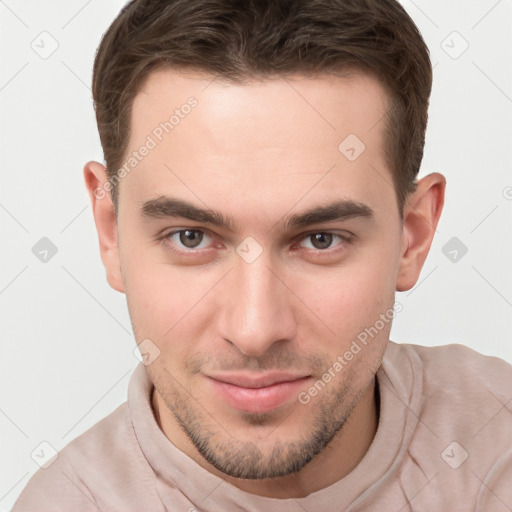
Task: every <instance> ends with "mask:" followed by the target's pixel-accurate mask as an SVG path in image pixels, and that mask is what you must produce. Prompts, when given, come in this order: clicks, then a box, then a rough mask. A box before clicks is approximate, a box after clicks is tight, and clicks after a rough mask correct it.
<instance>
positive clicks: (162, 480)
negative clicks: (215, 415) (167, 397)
mask: <svg viewBox="0 0 512 512" xmlns="http://www.w3.org/2000/svg"><path fill="white" fill-rule="evenodd" d="M377 379H378V382H379V393H380V417H379V424H378V429H377V433H376V435H375V438H374V440H373V442H372V444H371V446H370V448H369V449H368V451H367V453H366V455H365V456H364V458H363V459H362V460H361V462H360V463H359V465H358V466H357V467H356V468H355V469H354V470H353V471H352V472H351V473H350V474H349V475H347V476H346V477H345V478H342V479H341V480H339V481H338V482H336V483H334V484H332V485H330V486H328V487H326V488H324V489H322V490H320V491H317V492H315V493H312V494H310V495H309V496H307V497H305V498H300V499H270V498H264V497H261V496H256V495H253V494H250V493H247V492H244V491H241V490H240V489H238V488H237V487H235V486H233V485H231V484H228V483H226V482H225V481H224V480H222V479H221V478H219V477H217V476H215V475H213V474H211V473H210V472H208V471H207V470H206V469H203V468H202V467H201V466H200V465H198V464H197V463H196V462H194V461H193V460H192V459H191V458H190V457H188V456H187V455H185V454H184V453H183V452H181V451H180V450H179V449H177V448H176V447H175V446H174V445H173V444H172V443H171V442H170V441H169V440H168V439H167V438H166V436H165V435H164V434H163V432H162V431H161V430H160V428H159V426H158V424H157V422H156V421H155V417H154V415H153V410H152V408H151V393H152V389H153V386H152V384H151V381H150V380H149V378H148V376H147V374H146V371H145V367H144V366H143V365H142V364H139V366H138V367H137V368H136V369H135V371H134V373H133V375H132V377H131V380H130V383H129V387H128V400H127V402H125V403H123V404H122V405H120V406H119V407H118V408H117V409H116V410H114V411H113V412H112V413H111V414H110V415H108V416H107V417H106V418H104V419H103V420H101V421H100V422H98V423H97V424H96V425H94V426H93V427H91V428H90V429H89V430H88V431H87V432H85V433H84V434H82V435H80V436H79V437H77V438H76V439H74V440H73V441H72V442H70V443H69V444H68V445H67V446H66V447H65V448H63V449H62V450H61V451H60V452H59V454H58V456H57V458H56V459H55V461H54V462H53V463H52V464H51V465H50V466H49V467H48V468H47V469H43V468H41V469H39V470H38V471H37V472H36V473H35V475H34V476H33V477H32V478H31V479H30V481H29V482H28V484H27V486H26V487H25V489H24V490H23V492H22V493H21V495H20V497H19V498H18V500H17V502H16V504H15V506H14V509H13V512H36V511H37V512H46V511H52V512H58V511H66V512H70V511H73V512H78V511H91V512H92V511H94V512H97V511H102V512H114V511H115V512H118V511H119V512H121V511H123V512H146V511H147V512H159V511H179V512H195V511H200V512H201V511H204V512H206V511H208V512H210V511H218V512H235V511H261V512H292V511H293V512H335V511H336V512H339V511H342V510H347V511H376V512H388V511H389V512H410V511H414V512H455V511H464V512H468V511H475V512H507V511H508V512H510V511H512V366H511V365H509V364H508V363H506V362H505V361H503V360H501V359H498V358H495V357H487V356H483V355H481V354H479V353H477V352H475V351H473V350H471V349H469V348H467V347H464V346H462V345H445V346H440V347H422V346H418V345H406V344H396V343H393V342H389V346H388V348H387V351H386V354H385V357H384V361H383V364H382V366H381V367H380V369H379V371H378V372H377Z"/></svg>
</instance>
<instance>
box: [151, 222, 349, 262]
mask: <svg viewBox="0 0 512 512" xmlns="http://www.w3.org/2000/svg"><path fill="white" fill-rule="evenodd" d="M185 231H195V232H200V233H203V235H206V236H208V237H210V238H212V239H213V238H214V237H213V236H212V234H211V233H210V232H209V231H208V230H205V229H198V228H181V229H174V230H172V231H169V232H167V233H165V234H164V235H162V236H161V237H160V241H161V242H163V243H164V244H165V245H166V246H167V247H168V248H169V250H171V251H172V252H174V253H176V254H179V255H190V256H194V255H197V254H199V253H201V252H204V251H206V250H208V249H210V248H208V249H204V248H203V249H196V248H193V249H188V250H187V249H184V250H180V249H177V248H176V246H175V244H173V243H172V242H171V241H170V239H171V237H172V236H174V235H176V234H179V233H183V232H185ZM316 234H324V235H327V234H328V235H333V237H337V238H339V239H340V243H338V244H337V245H335V246H334V247H335V249H333V248H332V247H328V248H327V249H310V248H305V249H306V250H308V251H311V252H313V253H315V255H322V254H328V255H333V254H336V253H338V252H339V251H341V250H343V249H344V248H345V245H346V244H348V243H350V242H352V240H353V238H354V237H353V236H352V235H348V234H347V235H341V234H340V233H334V232H332V231H321V230H319V231H310V232H309V233H304V234H302V235H300V236H298V237H296V238H295V240H296V241H298V242H300V241H302V240H304V239H307V238H309V237H311V236H312V235H316ZM201 243H202V240H201ZM294 243H295V242H294ZM339 246H341V248H340V247H339ZM336 247H337V249H336Z"/></svg>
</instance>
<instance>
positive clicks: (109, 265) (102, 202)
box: [84, 162, 125, 293]
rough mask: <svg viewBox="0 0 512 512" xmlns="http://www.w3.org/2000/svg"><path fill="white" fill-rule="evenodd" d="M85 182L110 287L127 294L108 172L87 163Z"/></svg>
mask: <svg viewBox="0 0 512 512" xmlns="http://www.w3.org/2000/svg"><path fill="white" fill-rule="evenodd" d="M84 179H85V186H86V187H87V191H88V193H89V198H90V200H91V204H92V211H93V215H94V222H95V223H96V231H97V232H98V239H99V244H100V254H101V260H102V261H103V266H104V267H105V270H106V272H107V281H108V284H109V285H110V286H111V287H112V288H114V290H117V291H118V292H121V293H124V291H125V290H124V283H123V278H122V273H121V261H120V258H119V245H118V240H117V238H118V237H117V221H116V217H115V213H114V204H113V203H112V199H111V196H110V193H109V191H110V189H109V188H107V187H106V186H105V184H109V181H108V176H107V169H106V167H105V166H104V165H101V164H100V163H98V162H87V163H86V164H85V166H84Z"/></svg>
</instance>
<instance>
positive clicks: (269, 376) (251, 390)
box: [207, 372, 311, 413]
mask: <svg viewBox="0 0 512 512" xmlns="http://www.w3.org/2000/svg"><path fill="white" fill-rule="evenodd" d="M310 377H311V376H310V375H297V374H292V373H283V372H269V373H264V374H262V373H254V372H253V373H248V372H241V373H233V372H231V373H225V374H216V375H208V376H207V378H208V380H209V382H210V384H211V386H212V388H213V390H214V392H215V393H216V394H217V395H218V396H219V397H220V398H221V399H222V400H223V401H224V402H226V403H227V404H228V405H229V406H230V407H233V408H234V409H237V410H239V411H244V412H249V413H263V412H268V411H272V410H274V409H277V408H278V407H281V406H282V405H284V404H285V403H288V402H290V401H291V400H292V399H294V398H296V397H297V395H298V393H299V391H300V389H301V388H302V387H303V386H304V384H305V382H307V381H308V380H309V379H310Z"/></svg>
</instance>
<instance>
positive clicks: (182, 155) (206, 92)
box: [120, 70, 394, 206]
mask: <svg viewBox="0 0 512 512" xmlns="http://www.w3.org/2000/svg"><path fill="white" fill-rule="evenodd" d="M386 109H387V95H386V92H385V90H384V88H383V87H382V86H381V85H380V83H379V82H378V81H377V80H376V79H374V78H372V77H371V76H369V75H366V74H363V73H358V72H355V73H354V72H353V73H351V74H350V75H348V76H343V77H338V76H333V75H325V76H321V77H315V78H305V77H302V76H299V75H295V76H287V77H280V78H276V79H268V80H263V81H255V80H254V81H251V82H247V83H244V84H234V83H227V82H225V81H221V80H219V79H216V78H215V77H213V76H211V75H204V74H198V73H195V74H191V73H184V72H176V71H171V70H159V71H155V72H153V73H151V74H150V75H149V77H148V78H147V80H146V81H145V83H144V84H143V86H142V87H141V89H140V91H139V93H138V94H137V95H136V97H135V100H134V103H133V108H132V120H131V135H130V142H129V150H128V156H129V155H130V154H131V152H132V151H137V150H138V149H139V148H141V147H143V146H145V145H146V146H151V149H150V151H145V153H146V155H145V156H144V157H143V158H141V159H140V160H139V161H137V162H136V170H135V171H134V172H130V175H129V178H128V179H127V180H126V181H127V183H128V182H131V185H130V186H129V187H128V188H130V189H131V193H132V194H135V193H136V194H135V195H133V197H134V198H135V197H137V198H138V199H142V196H144V198H143V199H147V198H148V197H149V196H150V195H152V196H153V197H154V196H155V195H157V194H158V195H160V194H166V193H167V194H168V195H174V196H176V186H177V187H178V188H180V189H181V190H182V192H183V193H184V194H186V195H188V197H189V198H193V195H191V193H194V192H195V193H196V194H195V195H196V196H198V195H199V193H201V194H203V195H204V194H206V195H210V196H211V195H212V190H216V191H218V192H219V194H218V195H219V197H223V194H224V193H226V194H227V193H228V191H229V188H230V187H234V186H237V187H238V190H239V195H241V196H243V197H245V198H246V199H251V198H254V199H256V198H257V199H258V200H259V201H262V200H264V198H265V197H269V198H270V197H273V199H274V200H275V194H276V193H277V192H279V196H280V198H281V199H282V200H283V201H286V200H287V199H289V200H290V201H291V200H292V199H293V197H295V199H298V197H297V194H298V193H300V190H301V188H302V189H303V190H306V189H311V188H312V186H313V184H314V183H315V182H318V180H321V183H319V184H318V185H315V189H316V190H317V191H319V193H323V192H329V191H332V190H333V186H334V185H336V186H338V185H339V186H343V187H344V190H346V192H347V194H346V195H352V196H354V195H355V196H357V195H359V197H353V198H354V199H356V200H363V199H368V196H376V195H378V194H379V193H380V192H379V190H378V188H379V187H382V185H383V182H382V176H384V179H385V181H386V180H387V185H386V186H387V187H388V188H389V183H390V182H392V179H391V174H390V171H389V169H387V163H386V159H385V153H384V149H383V135H384V133H383V130H384V123H383V118H384V115H385V113H386ZM330 170H331V171H332V170H334V171H333V172H329V171H330ZM379 175H380V177H379ZM386 175H387V176H386ZM324 176H326V177H325V178H324ZM372 183H373V185H372ZM123 186H124V183H123V185H122V186H121V187H120V189H122V188H123ZM187 189H188V190H187ZM287 191H288V192H289V197H288V198H287ZM388 192H389V191H388ZM393 193H394V192H393ZM363 196H366V197H363ZM224 200H225V199H224ZM217 206H218V205H217ZM222 206H227V205H225V204H224V205H222Z"/></svg>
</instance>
